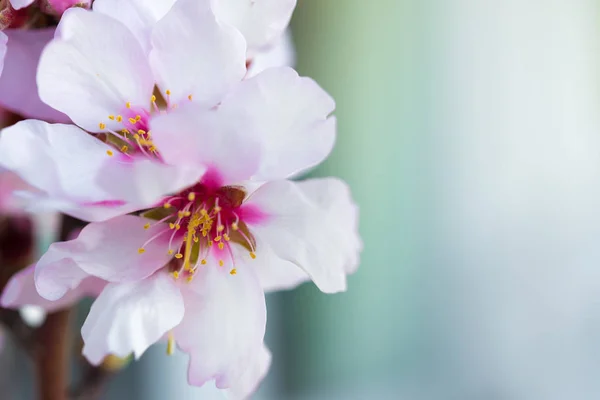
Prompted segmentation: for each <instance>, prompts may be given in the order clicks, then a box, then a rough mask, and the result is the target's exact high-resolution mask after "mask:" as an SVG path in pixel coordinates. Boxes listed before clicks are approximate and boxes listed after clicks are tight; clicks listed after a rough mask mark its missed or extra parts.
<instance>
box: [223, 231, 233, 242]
mask: <svg viewBox="0 0 600 400" xmlns="http://www.w3.org/2000/svg"><path fill="white" fill-rule="evenodd" d="M223 239H225V241H226V242H229V241H230V240H231V238H230V237H229V235H228V234H226V233H224V234H223Z"/></svg>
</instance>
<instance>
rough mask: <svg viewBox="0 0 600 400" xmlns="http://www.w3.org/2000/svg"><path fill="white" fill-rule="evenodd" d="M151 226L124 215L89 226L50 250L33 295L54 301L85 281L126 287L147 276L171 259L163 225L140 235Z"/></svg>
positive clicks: (39, 265)
mask: <svg viewBox="0 0 600 400" xmlns="http://www.w3.org/2000/svg"><path fill="white" fill-rule="evenodd" d="M152 222H153V221H149V220H146V219H144V218H141V217H136V216H132V215H125V216H122V217H117V218H113V219H111V220H109V221H106V222H96V223H91V224H89V225H87V226H86V227H85V228H83V230H82V231H81V233H80V234H79V236H78V237H77V239H74V240H70V241H68V242H59V243H54V244H52V245H51V246H50V248H49V249H48V251H47V252H46V253H45V254H44V255H43V256H42V258H41V259H40V260H39V261H38V263H37V265H36V271H35V284H36V287H37V290H38V292H39V293H40V295H41V296H43V297H44V298H47V299H49V300H57V299H59V298H61V297H62V296H64V295H65V294H66V293H67V292H68V290H70V289H73V288H75V287H76V286H77V285H78V284H79V282H80V281H81V280H83V279H84V278H86V277H87V276H89V275H91V276H95V277H97V278H100V279H103V280H106V281H109V282H131V281H137V280H141V279H144V278H146V277H148V276H150V275H152V274H153V273H154V272H155V271H156V270H158V269H159V268H161V267H163V266H164V265H165V264H166V263H167V262H168V261H169V260H170V259H171V258H172V257H173V256H172V255H169V254H168V250H169V239H170V237H171V233H172V232H173V231H171V230H170V229H169V228H168V226H167V225H166V224H158V225H156V226H153V227H151V228H149V229H144V226H145V225H146V224H147V223H152ZM161 232H164V233H162V234H160V233H161ZM158 234H160V235H158ZM156 235H158V236H157V237H155V236H156ZM152 238H154V239H152ZM151 239H152V240H151ZM149 240H151V241H150V242H149V243H146V242H148V241H149ZM180 244H181V238H180V237H179V238H178V239H177V240H173V248H174V249H176V248H178V246H179V245H180ZM142 247H143V248H144V252H143V253H142V254H140V252H139V249H140V248H142Z"/></svg>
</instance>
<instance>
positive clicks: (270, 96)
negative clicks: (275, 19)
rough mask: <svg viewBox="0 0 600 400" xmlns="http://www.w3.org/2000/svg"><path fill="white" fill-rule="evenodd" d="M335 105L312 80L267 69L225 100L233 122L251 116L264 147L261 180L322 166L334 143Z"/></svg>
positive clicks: (283, 70)
mask: <svg viewBox="0 0 600 400" xmlns="http://www.w3.org/2000/svg"><path fill="white" fill-rule="evenodd" d="M334 108H335V102H334V101H333V99H332V98H331V97H330V96H329V95H328V94H327V93H326V92H325V91H324V90H323V89H321V88H320V87H319V86H318V85H317V84H316V83H315V82H314V81H313V80H312V79H310V78H301V77H299V76H298V74H297V73H296V71H294V70H293V69H291V68H286V67H283V68H272V69H268V70H266V71H264V72H262V73H261V74H259V75H257V76H255V77H254V78H251V79H248V80H244V81H243V82H241V83H240V84H239V85H237V86H236V88H235V89H234V90H233V91H232V92H231V93H230V94H229V95H228V97H227V98H226V99H225V100H223V103H222V104H221V106H220V107H219V109H220V111H221V112H222V113H224V114H225V115H227V116H228V117H227V118H229V119H236V118H239V116H244V115H249V116H250V117H251V118H252V127H253V128H254V129H255V131H256V132H259V133H260V137H259V139H260V141H261V143H262V145H263V149H264V150H263V157H262V161H261V168H260V170H259V172H257V174H256V176H255V179H257V180H273V179H282V178H287V177H289V176H290V175H293V174H297V173H299V172H302V171H303V170H306V169H308V168H310V167H313V166H315V165H317V164H319V163H320V162H321V161H323V160H324V159H325V157H327V155H329V153H330V151H331V149H332V148H333V144H334V141H335V130H336V123H335V119H334V118H333V117H331V118H328V116H329V114H330V113H331V112H332V111H333V110H334Z"/></svg>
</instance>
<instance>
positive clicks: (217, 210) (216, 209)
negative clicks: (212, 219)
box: [213, 206, 221, 212]
mask: <svg viewBox="0 0 600 400" xmlns="http://www.w3.org/2000/svg"><path fill="white" fill-rule="evenodd" d="M213 210H215V212H220V211H221V207H219V206H215V208H213Z"/></svg>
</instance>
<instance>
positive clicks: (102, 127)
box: [98, 122, 106, 130]
mask: <svg viewBox="0 0 600 400" xmlns="http://www.w3.org/2000/svg"><path fill="white" fill-rule="evenodd" d="M98 128H100V129H102V130H105V129H106V124H105V123H103V122H100V123H99V124H98Z"/></svg>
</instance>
